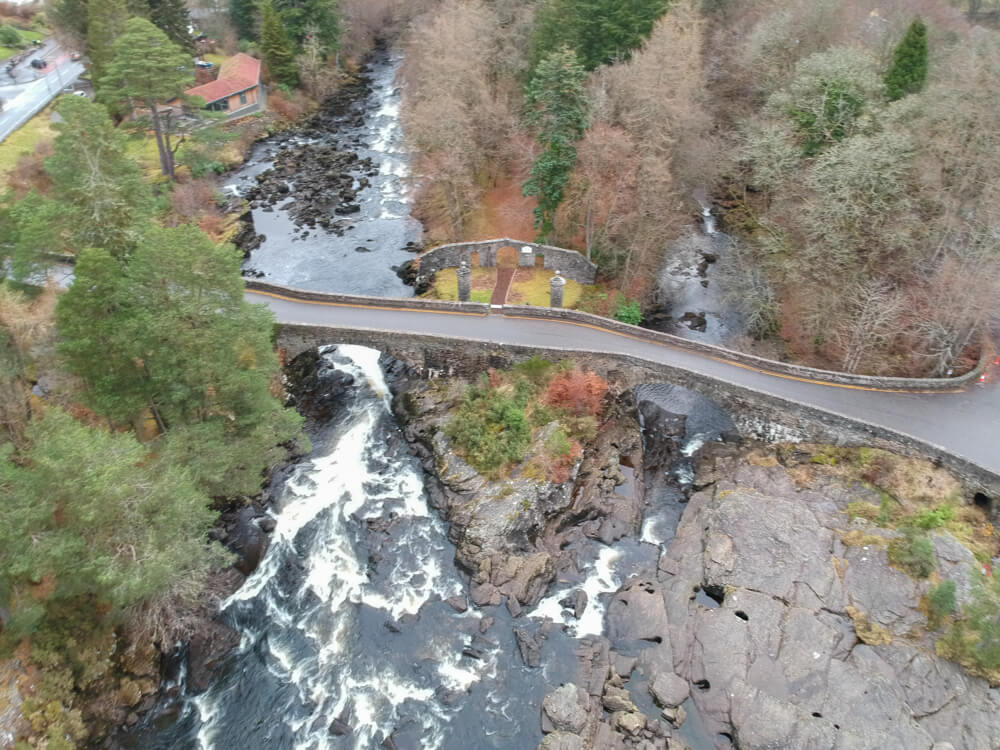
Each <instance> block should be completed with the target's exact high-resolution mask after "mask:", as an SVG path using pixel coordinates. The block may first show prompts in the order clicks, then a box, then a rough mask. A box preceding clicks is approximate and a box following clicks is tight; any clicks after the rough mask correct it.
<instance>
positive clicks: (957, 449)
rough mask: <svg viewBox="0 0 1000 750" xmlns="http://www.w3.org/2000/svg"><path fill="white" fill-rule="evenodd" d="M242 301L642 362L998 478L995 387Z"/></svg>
mask: <svg viewBox="0 0 1000 750" xmlns="http://www.w3.org/2000/svg"><path fill="white" fill-rule="evenodd" d="M246 299H247V300H248V301H250V302H253V303H257V304H265V305H267V306H268V307H270V308H271V310H272V311H273V312H274V314H275V317H276V318H277V320H278V322H279V323H306V324H310V325H323V326H334V327H344V328H369V329H377V330H387V331H396V332H401V333H416V334H430V335H434V336H449V337H454V338H456V339H472V340H477V341H488V342H497V343H503V344H519V345H522V346H539V347H547V348H553V349H569V350H573V349H576V350H583V351H599V352H608V353H614V354H628V355H631V356H634V357H641V358H642V359H646V360H649V361H651V362H657V363H663V364H667V365H672V366H674V367H681V368H684V369H685V370H689V371H690V372H694V373H698V374H702V375H707V376H710V377H712V378H715V379H717V380H721V381H725V382H729V383H734V384H736V385H741V386H744V387H746V388H751V389H753V390H755V391H759V392H762V393H766V394H770V395H772V396H778V397H781V398H785V399H788V400H791V401H795V402H798V403H802V404H807V405H809V406H814V407H817V408H819V409H823V410H825V411H829V412H833V413H835V414H840V415H843V416H846V417H852V418H855V419H860V420H863V421H865V422H869V423H872V424H875V425H879V426H882V427H887V428H889V429H892V430H895V431H896V432H900V433H903V434H906V435H910V436H912V437H915V438H918V439H919V440H922V441H924V442H926V443H930V444H931V445H936V446H938V447H941V448H943V449H945V450H946V451H947V452H949V453H952V454H954V455H956V456H959V457H961V458H965V459H969V460H971V461H973V462H975V463H977V464H979V465H980V466H982V467H984V468H986V469H988V470H990V471H992V472H994V473H996V474H1000V387H998V384H996V383H987V384H979V383H975V384H972V385H969V386H967V387H966V388H965V389H964V390H962V391H959V392H927V393H897V392H888V391H879V390H874V389H873V390H867V389H863V388H859V387H856V386H838V385H833V384H830V383H820V382H814V381H806V380H801V379H796V378H793V377H790V376H786V375H777V374H772V373H766V372H761V371H758V370H754V369H750V368H747V367H746V366H745V365H739V364H735V363H733V362H727V361H725V360H722V359H715V358H712V357H709V356H707V355H704V354H700V353H697V352H692V351H688V350H685V349H679V348H673V347H671V346H669V345H664V344H655V343H651V342H648V341H642V340H639V339H632V338H629V337H627V336H622V335H619V334H617V333H613V332H611V331H603V330H600V329H595V328H591V327H588V326H583V325H579V324H575V323H570V322H562V321H555V320H537V319H529V318H514V317H504V316H502V315H468V314H461V313H458V314H456V313H446V312H437V311H434V312H429V311H424V310H399V309H387V308H383V309H378V308H373V307H369V306H347V305H331V304H329V303H322V302H319V303H317V302H303V301H298V300H292V299H285V298H279V297H275V296H271V295H265V294H261V293H259V292H251V291H247V292H246ZM331 343H333V342H331ZM457 345H460V343H458V344H457Z"/></svg>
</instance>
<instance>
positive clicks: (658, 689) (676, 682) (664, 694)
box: [649, 672, 691, 708]
mask: <svg viewBox="0 0 1000 750" xmlns="http://www.w3.org/2000/svg"><path fill="white" fill-rule="evenodd" d="M649 692H650V693H651V694H652V696H653V699H654V700H655V701H656V702H657V703H658V704H659V705H660V706H664V707H667V708H673V707H674V706H679V705H681V704H682V703H683V702H684V701H686V700H687V697H688V695H690V694H691V687H690V686H689V685H688V683H687V680H685V679H684V678H683V677H678V676H677V675H675V674H672V673H669V672H668V673H664V672H661V673H660V674H658V675H656V677H654V678H653V680H652V681H651V682H650V683H649Z"/></svg>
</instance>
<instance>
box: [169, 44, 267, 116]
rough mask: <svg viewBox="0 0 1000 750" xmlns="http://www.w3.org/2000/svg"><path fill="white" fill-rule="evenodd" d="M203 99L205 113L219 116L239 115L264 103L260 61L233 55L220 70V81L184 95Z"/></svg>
mask: <svg viewBox="0 0 1000 750" xmlns="http://www.w3.org/2000/svg"><path fill="white" fill-rule="evenodd" d="M185 93H186V94H187V95H188V96H200V97H201V98H202V99H204V100H205V109H211V110H213V111H216V112H229V113H230V114H232V113H234V112H239V111H240V110H241V109H246V108H248V107H252V106H254V105H255V104H257V102H258V101H260V100H261V86H260V60H257V59H256V58H253V57H250V55H245V54H243V53H242V52H240V53H238V54H236V55H233V56H232V57H230V58H229V59H228V60H226V61H225V62H224V63H222V65H221V67H220V68H219V77H218V78H216V79H215V80H214V81H209V82H208V83H203V84H201V85H200V86H195V87H194V88H190V89H188V90H187V91H186V92H185Z"/></svg>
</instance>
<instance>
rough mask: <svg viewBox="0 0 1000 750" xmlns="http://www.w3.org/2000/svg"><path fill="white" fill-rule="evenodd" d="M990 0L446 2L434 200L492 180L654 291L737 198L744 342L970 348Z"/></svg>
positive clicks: (459, 218) (862, 349) (417, 125)
mask: <svg viewBox="0 0 1000 750" xmlns="http://www.w3.org/2000/svg"><path fill="white" fill-rule="evenodd" d="M991 17H992V16H991V10H990V9H989V8H987V7H986V6H985V5H983V4H981V3H978V2H973V3H971V4H964V3H963V4H957V3H956V4H954V5H950V4H948V3H944V2H940V0H896V1H895V2H885V3H880V4H878V7H874V6H873V5H872V4H871V3H860V2H853V1H852V0H798V1H795V0H765V1H763V2H754V3H741V2H735V1H727V0H712V1H709V0H705V1H704V2H700V1H699V0H674V2H672V3H669V4H667V3H664V2H659V1H658V0H645V2H633V3H621V2H615V1H614V0H592V1H590V2H562V1H561V0H542V1H541V2H529V1H528V0H496V1H495V2H485V1H482V2H475V1H472V2H462V1H461V0H442V2H441V3H440V5H439V6H437V7H436V8H434V9H432V10H431V11H429V12H428V13H426V14H424V15H422V16H421V17H419V18H418V19H417V20H416V21H415V22H414V24H413V26H412V27H411V30H410V32H409V34H408V35H407V47H406V49H407V57H406V68H405V71H404V73H405V80H406V82H407V88H406V96H407V99H406V111H405V116H406V125H407V128H408V133H409V136H410V138H411V139H412V142H413V144H414V146H415V149H416V152H417V155H418V159H419V164H418V170H419V176H420V179H421V180H422V182H421V184H422V186H423V192H422V203H421V210H422V211H423V213H424V215H425V216H426V217H427V218H428V219H429V224H430V226H432V227H433V228H434V229H435V230H436V231H437V232H438V233H439V234H441V235H442V239H443V238H449V239H450V238H458V237H464V236H465V235H464V233H465V222H466V221H467V219H468V217H469V216H470V215H471V214H473V213H474V212H475V211H476V210H477V208H478V205H479V201H481V200H482V196H483V195H484V193H485V192H487V191H488V190H489V189H490V188H492V187H494V186H495V185H497V184H498V183H502V182H504V181H517V182H519V183H521V184H523V190H524V192H525V194H526V195H531V196H536V197H537V198H538V204H537V208H536V211H535V227H536V230H537V231H538V233H539V234H540V235H542V236H544V237H546V238H548V239H549V240H551V241H553V242H556V243H558V244H561V245H564V246H571V247H576V248H578V249H580V250H581V251H583V252H587V253H588V254H589V255H591V256H592V257H593V258H594V259H595V260H596V261H597V263H598V265H599V267H600V269H601V272H602V274H603V276H604V277H605V278H606V279H608V280H610V281H611V282H612V283H613V284H614V285H616V286H617V287H618V288H619V289H621V290H622V291H624V292H625V293H626V294H627V295H629V296H630V297H636V298H639V299H641V300H643V301H645V302H649V301H650V300H652V299H653V298H654V297H655V295H656V292H657V289H656V285H655V279H656V277H657V275H658V272H659V269H660V268H661V266H662V265H663V263H664V261H665V260H667V259H668V257H667V256H668V253H669V246H670V243H671V241H672V240H674V239H676V238H677V237H678V236H680V235H681V234H683V233H684V232H685V231H686V229H687V227H688V226H689V225H690V223H691V221H692V216H693V214H695V213H696V211H697V204H696V203H695V200H694V196H696V195H705V196H711V197H713V198H714V199H715V200H716V201H717V202H718V203H719V204H721V205H722V206H724V207H725V209H726V216H725V219H726V227H727V229H728V230H729V231H730V232H731V233H732V234H733V235H734V237H735V238H736V242H737V246H736V247H735V248H734V250H733V254H734V256H735V258H736V259H737V264H736V269H735V270H734V271H732V272H730V273H729V274H727V279H726V282H727V284H726V285H727V287H728V295H729V296H730V297H731V299H732V300H733V302H734V304H736V305H738V306H739V307H740V308H741V309H742V311H743V314H744V317H745V319H746V321H747V334H748V336H747V337H743V338H742V339H741V340H739V341H734V342H731V343H733V344H735V345H740V346H746V347H749V348H751V349H754V350H756V351H760V352H763V353H766V354H770V355H772V356H781V357H789V358H792V359H797V360H799V361H805V362H809V363H814V364H819V365H824V366H828V367H833V368H836V369H845V370H848V371H851V372H868V373H880V374H886V373H892V374H920V375H944V374H945V373H947V372H949V371H954V370H958V369H959V368H962V367H967V366H968V365H969V363H970V358H974V357H976V356H977V355H978V352H979V342H980V337H981V336H982V335H983V334H984V332H985V331H986V330H987V329H988V327H989V325H990V321H991V320H992V319H993V318H995V315H996V312H997V308H998V303H997V299H998V292H1000V248H998V244H997V243H998V235H997V225H998V224H997V210H998V205H997V202H996V199H995V195H996V190H995V187H996V184H995V183H996V176H995V175H994V174H993V171H994V170H992V169H991V166H990V165H992V164H994V163H996V159H997V156H998V151H997V148H998V140H997V139H998V133H1000V127H998V125H1000V122H998V112H997V109H996V107H994V106H992V102H994V101H995V100H996V96H997V81H998V80H1000V79H998V76H997V72H998V71H997V65H998V60H1000V57H998V55H1000V36H998V32H997V31H996V29H995V27H994V26H992V25H991V24H990V18H991Z"/></svg>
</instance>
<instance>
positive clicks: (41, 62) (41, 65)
mask: <svg viewBox="0 0 1000 750" xmlns="http://www.w3.org/2000/svg"><path fill="white" fill-rule="evenodd" d="M29 64H30V65H31V67H33V68H36V69H37V70H41V69H42V68H44V67H46V66H47V65H48V63H47V62H45V60H42V59H41V58H40V57H36V58H35V59H34V60H32V61H31V62H30V63H29Z"/></svg>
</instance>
